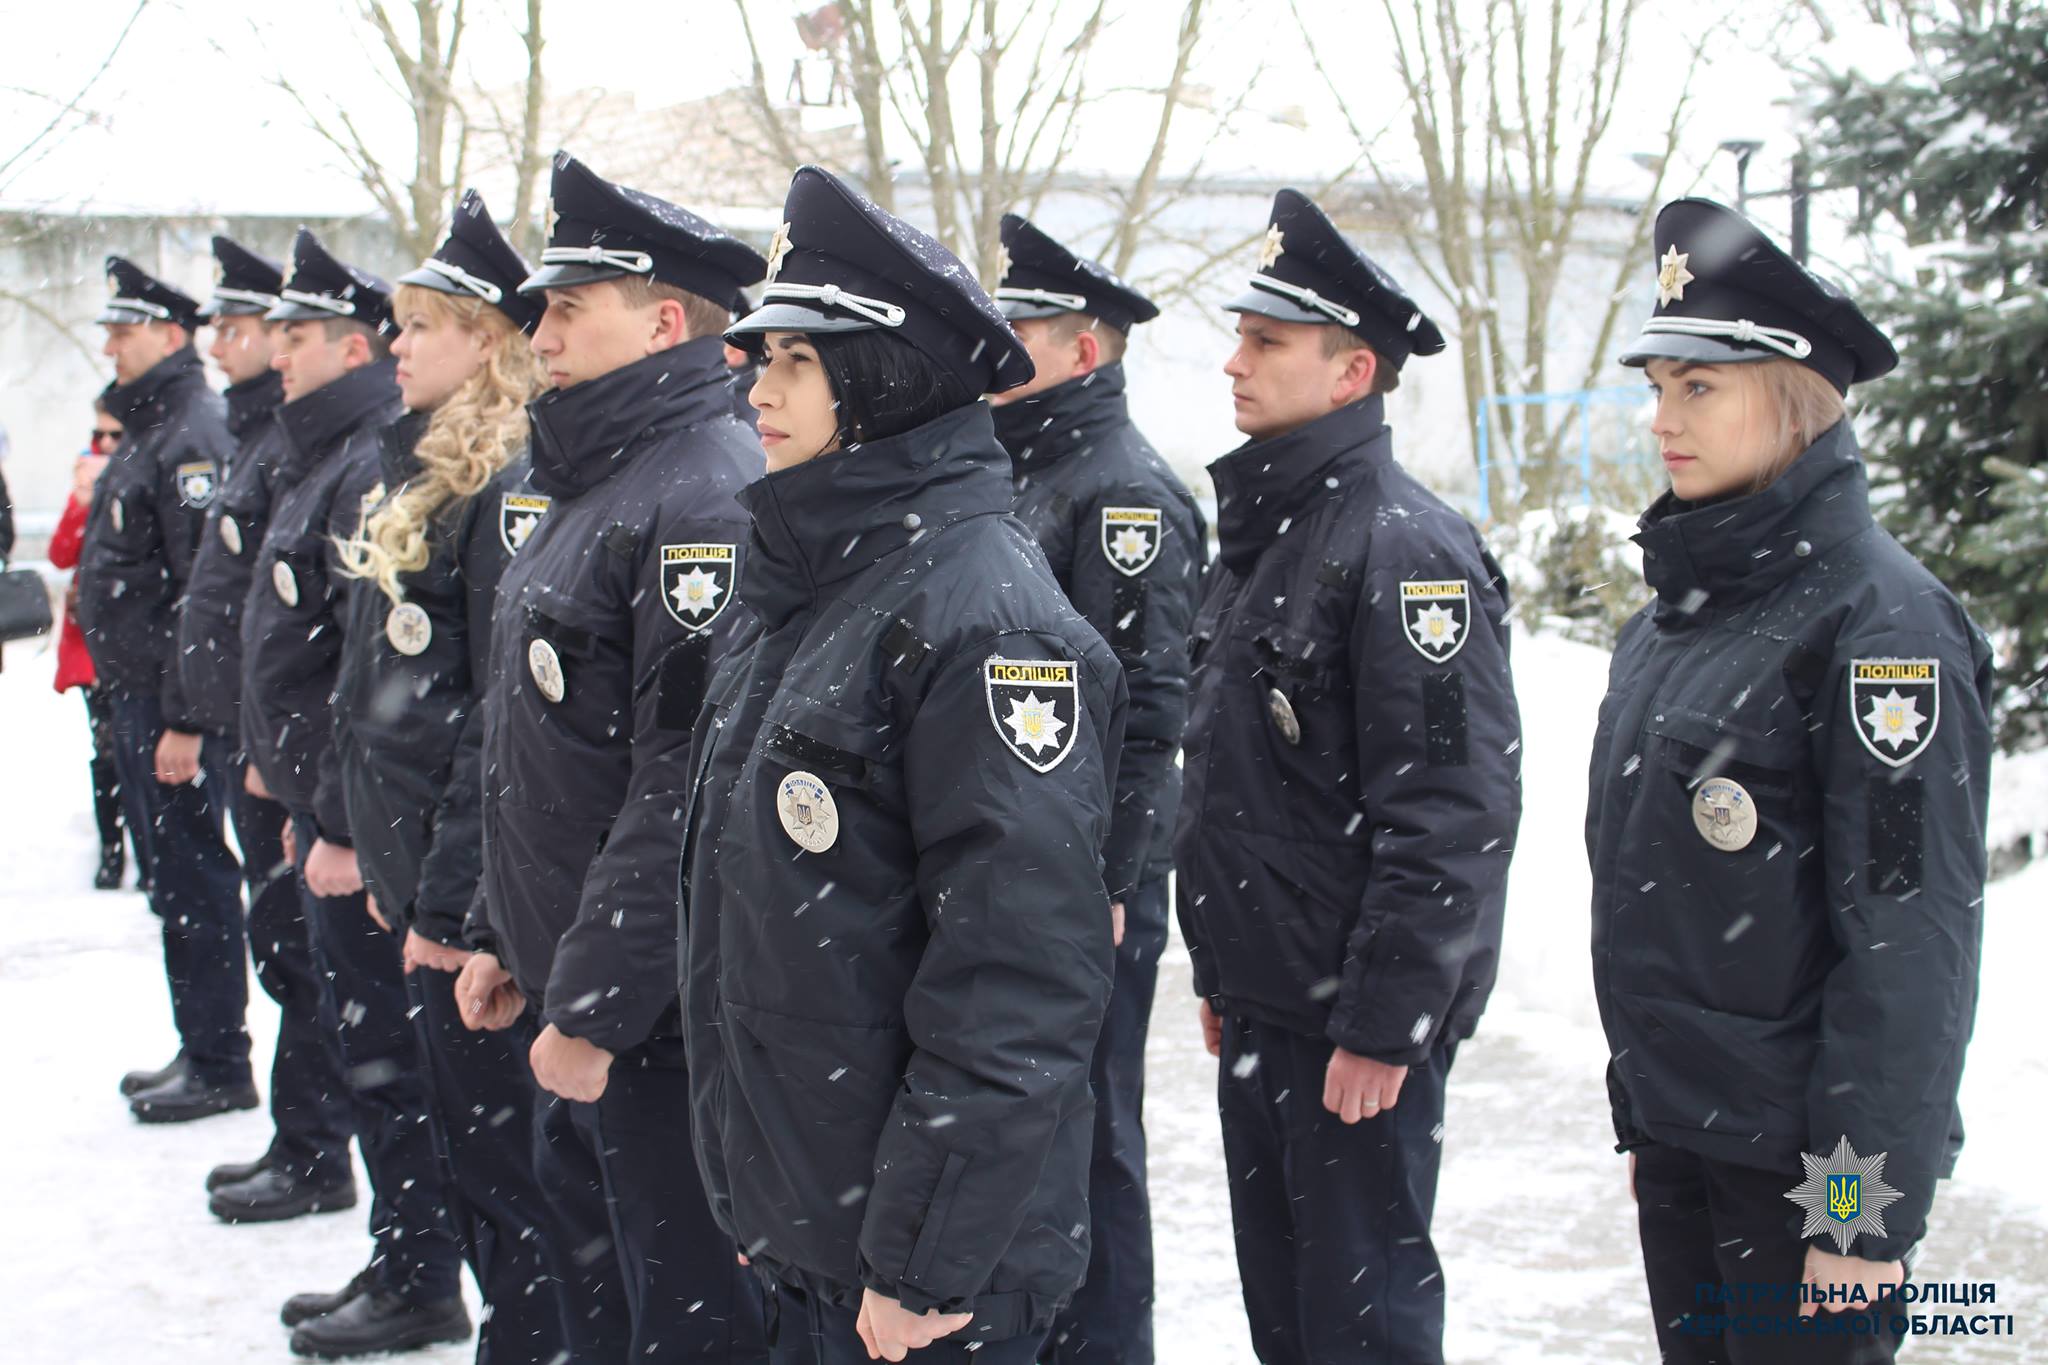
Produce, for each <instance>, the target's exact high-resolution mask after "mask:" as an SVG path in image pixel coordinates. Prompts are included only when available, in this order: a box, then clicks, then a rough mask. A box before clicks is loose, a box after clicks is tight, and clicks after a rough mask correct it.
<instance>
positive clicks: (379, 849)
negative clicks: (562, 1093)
mask: <svg viewBox="0 0 2048 1365" xmlns="http://www.w3.org/2000/svg"><path fill="white" fill-rule="evenodd" d="M527 273H528V267H527V264H526V262H525V261H524V260H523V259H522V258H521V257H520V256H519V253H518V252H516V251H514V250H513V249H512V246H511V244H510V243H508V242H507V241H506V240H505V239H504V237H503V236H502V235H501V234H500V233H499V231H498V229H497V227H496V225H495V224H493V223H492V222H491V218H490V214H489V213H488V212H487V211H486V210H485V208H484V204H483V201H482V199H480V198H479V197H478V196H477V195H476V193H475V192H474V191H471V192H470V193H468V194H466V195H464V196H463V200H462V204H461V207H459V208H458V209H457V210H456V213H455V221H454V224H453V227H452V229H451V231H450V233H449V236H448V239H447V241H446V242H444V243H443V244H442V245H441V248H440V250H439V251H437V252H436V253H435V254H434V256H433V258H432V259H430V260H428V261H427V262H426V263H424V264H423V265H422V266H421V267H420V268H419V269H418V270H416V271H414V272H413V273H411V274H409V275H406V276H404V277H403V278H402V279H401V280H400V281H399V288H398V290H397V292H396V294H395V296H394V299H393V304H394V307H393V316H394V318H395V320H396V321H397V323H398V325H399V334H398V338H397V340H396V341H395V342H394V343H393V346H392V352H393V354H394V355H395V356H396V357H397V359H398V388H399V393H400V396H401V397H402V398H403V399H404V402H405V406H406V408H407V414H406V416H405V417H403V418H402V419H400V420H399V421H398V422H397V423H395V424H394V425H391V426H388V427H386V428H384V430H383V432H382V444H383V450H382V454H383V487H384V488H386V489H388V490H389V496H388V497H386V498H385V500H384V501H383V502H382V503H381V504H380V505H378V506H377V507H376V508H375V510H373V511H372V512H371V514H370V516H369V518H368V520H367V521H366V522H365V523H364V526H363V529H362V532H361V534H360V535H358V536H357V537H356V538H355V539H354V540H352V541H348V542H344V543H343V544H342V545H341V547H340V549H341V557H342V563H343V565H344V567H345V568H346V569H347V570H348V571H349V572H351V573H353V574H354V575H356V576H357V577H359V578H361V579H362V580H364V581H363V582H362V583H360V584H359V585H358V586H357V587H356V589H355V590H354V593H353V594H352V596H351V598H350V602H349V615H348V626H347V629H346V631H345V632H344V646H343V649H344V652H343V656H342V663H341V673H340V681H339V684H338V686H337V700H336V704H335V708H334V718H335V739H336V745H337V748H338V749H339V751H340V754H341V763H342V778H343V787H344V791H345V793H346V796H347V801H348V811H349V825H350V828H351V829H352V830H353V831H354V832H355V839H356V853H357V856H358V858H359V859H360V861H361V865H362V872H363V880H364V883H365V885H366V886H367V887H368V889H369V891H370V894H371V895H372V896H373V897H374V898H375V899H374V901H373V902H372V904H373V905H376V906H379V907H381V910H379V911H377V912H376V913H378V914H379V915H380V916H381V918H382V919H383V920H385V921H388V922H389V924H390V925H391V926H392V927H393V928H394V929H395V930H396V931H397V932H398V933H400V934H401V935H402V936H403V938H404V953H405V971H406V978H405V982H406V990H407V992H408V994H409V995H410V996H411V999H412V1006H413V1008H412V1019H413V1028H414V1031H415V1034H416V1036H417V1037H418V1039H419V1042H420V1053H421V1056H420V1066H421V1071H422V1074H423V1075H424V1076H425V1077H426V1078H427V1082H428V1084H427V1087H426V1088H427V1093H428V1097H429V1099H430V1101H431V1103H432V1109H433V1120H434V1126H435V1129H436V1138H437V1145H439V1146H440V1147H441V1149H442V1151H443V1152H444V1154H445V1156H446V1158H447V1160H448V1164H449V1166H450V1168H451V1169H452V1172H453V1175H454V1188H453V1189H451V1190H450V1191H449V1213H450V1215H451V1220H452V1222H453V1224H454V1226H455V1229H456V1231H457V1233H458V1234H459V1236H460V1238H461V1242H462V1247H463V1251H464V1253H465V1255H466V1257H467V1259H468V1260H469V1263H470V1268H471V1270H472V1271H473V1272H474V1273H475V1275H476V1280H477V1284H478V1285H479V1286H480V1288H481V1289H482V1292H483V1297H484V1300H485V1302H486V1304H487V1305H488V1307H489V1311H488V1312H487V1313H486V1314H485V1316H484V1324H485V1325H484V1327H483V1341H482V1342H480V1343H479V1347H478V1350H479V1355H480V1356H486V1355H487V1356H488V1357H489V1358H490V1359H492V1360H507V1361H511V1360H520V1361H536V1362H538V1361H548V1360H552V1359H555V1358H556V1357H557V1355H558V1354H560V1353H561V1352H562V1350H563V1346H564V1340H563V1335H562V1332H563V1327H562V1320H561V1316H560V1308H559V1305H558V1303H557V1300H556V1296H555V1294H554V1293H553V1292H551V1291H550V1289H549V1287H548V1286H549V1285H550V1284H551V1283H553V1282H554V1280H555V1279H556V1276H555V1275H554V1274H552V1273H551V1268H550V1267H549V1266H548V1265H547V1264H545V1263H544V1261H543V1256H544V1255H545V1254H546V1253H548V1252H550V1251H555V1250H563V1249H562V1248H559V1247H557V1246H556V1245H555V1243H556V1242H557V1241H558V1239H557V1238H553V1237H550V1236H547V1235H545V1230H544V1229H543V1228H541V1227H540V1226H539V1220H540V1218H541V1215H542V1211H543V1205H544V1200H543V1198H542V1195H541V1190H540V1187H539V1184H538V1182H537V1181H536V1179H535V1177H534V1171H533V1161H532V1154H531V1148H530V1146H529V1144H527V1143H526V1142H525V1141H524V1140H523V1135H524V1134H525V1132H526V1131H527V1127H528V1126H529V1125H530V1123H531V1117H532V1113H533V1106H534V1094H535V1092H534V1085H533V1077H532V1075H531V1073H530V1072H529V1071H528V1069H527V1064H526V1049H527V1047H528V1046H529V1045H530V1044H531V1042H532V1036H531V1030H530V1029H528V1030H525V1031H523V1032H522V1031H520V1030H516V1029H515V1030H512V1031H508V1032H483V1031H472V1030H471V1029H468V1028H465V1027H463V1021H462V1019H461V1016H460V1012H459V1010H458V1009H457V1007H456V1003H455V974H456V973H457V972H458V971H460V970H461V968H462V965H463V963H464V962H465V961H467V960H468V957H469V952H468V951H467V948H466V945H465V943H464V940H463V923H464V918H465V916H466V914H467V912H468V910H469V907H470V901H471V899H472V898H473V897H474V895H475V893H476V883H477V877H478V874H479V865H480V860H481V857H482V853H481V848H480V840H481V831H480V824H481V814H480V798H479V794H478V789H477V784H478V768H479V755H480V751H481V742H482V729H483V717H482V706H481V703H482V695H483V688H484V680H485V676H486V663H485V661H486V660H488V658H489V657H490V655H489V645H490V624H491V608H492V604H493V600H494V598H495V595H496V591H497V586H498V577H499V575H500V574H501V573H502V572H503V570H504V567H505V564H506V562H507V561H508V560H510V559H511V557H512V555H513V554H514V553H515V552H516V551H517V549H518V547H519V545H520V544H521V543H523V541H524V539H525V537H526V535H527V534H530V531H531V525H530V523H529V521H527V520H522V518H532V517H534V516H536V515H538V514H539V513H540V512H541V511H543V510H544V509H545V506H546V499H543V498H537V497H535V495H534V494H533V492H532V490H531V489H529V488H527V487H526V486H525V480H524V475H525V470H526V457H525V447H526V439H527V424H526V403H527V402H528V401H529V400H530V399H531V398H532V397H533V395H534V392H535V390H536V388H537V387H538V385H537V380H538V366H537V364H536V362H535V360H534V355H533V351H532V349H531V348H530V347H529V345H528V344H527V333H528V332H530V331H531V330H532V328H533V326H534V324H535V323H536V322H538V321H539V320H540V311H541V310H540V307H539V306H538V305H537V304H536V303H534V302H533V301H532V300H530V299H528V298H526V297H525V296H523V295H521V294H520V293H519V292H518V289H519V283H520V281H522V280H524V279H525V278H526V276H527ZM508 1119H510V1120H512V1121H511V1122H507V1120H508ZM508 1134H509V1135H512V1136H511V1137H510V1138H508V1136H507V1135H508Z"/></svg>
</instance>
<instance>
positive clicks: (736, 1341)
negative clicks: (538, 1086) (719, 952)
mask: <svg viewBox="0 0 2048 1365" xmlns="http://www.w3.org/2000/svg"><path fill="white" fill-rule="evenodd" d="M681 1051H682V1044H681V1043H680V1041H678V1040H673V1039H656V1040H654V1041H652V1042H649V1043H646V1044H643V1045H641V1046H640V1047H638V1048H635V1049H633V1050H632V1051H630V1052H624V1053H621V1054H620V1055H619V1056H618V1057H617V1058H616V1059H614V1060H613V1062H612V1068H611V1075H610V1077H609V1078H608V1079H607V1080H606V1082H605V1089H604V1094H603V1095H602V1096H600V1097H599V1098H598V1101H597V1102H596V1103H595V1104H582V1103H579V1102H576V1101H573V1100H564V1099H559V1098H557V1097H555V1096H551V1095H545V1094H544V1095H542V1096H541V1097H540V1108H539V1110H538V1113H537V1115H536V1123H535V1125H534V1169H535V1171H536V1172H537V1173H538V1174H539V1176H540V1184H541V1191H542V1194H543V1195H544V1196H545V1197H546V1199H547V1201H548V1203H549V1205H550V1206H551V1207H552V1208H553V1210H554V1212H555V1215H556V1218H557V1219H558V1221H559V1224H560V1225H561V1230H562V1235H563V1236H564V1237H565V1238H566V1246H567V1248H568V1253H569V1258H570V1259H571V1260H572V1261H573V1263H574V1264H573V1266H572V1267H571V1271H570V1279H569V1283H568V1285H567V1286H566V1288H567V1291H568V1292H567V1294H566V1295H565V1298H566V1300H567V1309H566V1312H565V1321H566V1325H567V1327H568V1330H569V1335H570V1338H571V1350H572V1352H573V1358H574V1359H575V1361H577V1362H578V1365H584V1363H585V1362H589V1365H599V1362H606V1363H608V1362H612V1361H633V1362H635V1363H636V1365H639V1362H649V1363H650V1365H661V1363H662V1362H671V1361H673V1362H682V1361H690V1362H696V1363H697V1365H710V1363H711V1362H717V1363H718V1365H725V1362H732V1363H733V1365H740V1363H741V1362H744V1363H745V1365H759V1363H760V1362H764V1361H765V1360H766V1359H767V1354H766V1349H765V1347H764V1346H763V1344H762V1338H761V1286H760V1283H759V1282H758V1281H757V1280H756V1279H755V1277H754V1276H753V1275H752V1274H750V1273H748V1272H747V1271H746V1270H744V1269H742V1268H741V1267H740V1265H739V1263H738V1261H737V1260H736V1259H735V1257H734V1252H735V1251H736V1248H735V1247H734V1246H733V1244H732V1239H731V1238H730V1237H728V1236H727V1235H726V1234H725V1233H724V1232H723V1231H722V1230H721V1229H720V1228H719V1227H718V1225H717V1224H716V1223H715V1222H713V1221H712V1218H711V1207H710V1205H709V1204H708V1203H707V1202H706V1201H705V1199H704V1186H703V1183H702V1182H701V1181H700V1180H699V1178H698V1175H697V1163H696V1161H695V1159H694V1158H693V1156H692V1155H691V1146H690V1083H689V1073H688V1072H687V1071H686V1070H685V1069H684V1067H683V1063H682V1060H681V1056H680V1053H681Z"/></svg>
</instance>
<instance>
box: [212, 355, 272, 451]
mask: <svg viewBox="0 0 2048 1365" xmlns="http://www.w3.org/2000/svg"><path fill="white" fill-rule="evenodd" d="M222 397H224V398H226V399H227V400H228V434H229V435H230V436H233V437H234V438H235V440H236V441H237V442H241V441H246V440H248V439H249V435H250V433H251V432H253V431H255V429H256V428H257V427H259V426H261V425H262V424H263V423H264V422H266V421H268V420H270V417H271V414H273V413H275V412H276V411H277V408H278V404H280V403H282V402H284V376H283V375H281V374H279V373H278V372H277V371H276V370H265V371H264V372H263V373H262V374H259V375H257V376H256V377H255V378H254V379H245V380H243V381H242V382H241V383H239V384H230V385H228V387H227V392H226V393H224V394H223V395H222Z"/></svg>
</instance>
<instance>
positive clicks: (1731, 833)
mask: <svg viewBox="0 0 2048 1365" xmlns="http://www.w3.org/2000/svg"><path fill="white" fill-rule="evenodd" d="M1692 823H1693V827H1694V828H1695V829H1697V830H1699V832H1700V838H1702V839H1705V840H1706V841H1707V842H1708V843H1710V844H1712V845H1713V846H1714V847H1715V848H1718V849H1720V850H1721V851H1722V852H1723V853H1740V852H1741V851H1742V850H1743V849H1745V848H1748V847H1749V845H1750V841H1751V840H1753V839H1755V838H1756V802H1755V801H1753V800H1751V799H1750V795H1749V791H1748V789H1747V788H1745V787H1744V786H1743V785H1742V784H1741V783H1740V782H1737V781H1734V780H1733V779H1731V778H1726V777H1710V778H1708V779H1707V780H1706V781H1704V782H1702V783H1700V786H1699V790H1698V791H1696V792H1694V793H1693V794H1692Z"/></svg>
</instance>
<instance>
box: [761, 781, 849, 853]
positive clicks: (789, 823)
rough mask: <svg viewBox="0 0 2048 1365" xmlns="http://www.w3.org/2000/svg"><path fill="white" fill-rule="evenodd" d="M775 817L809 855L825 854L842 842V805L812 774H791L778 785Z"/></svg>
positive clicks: (784, 831) (828, 788)
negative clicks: (840, 840)
mask: <svg viewBox="0 0 2048 1365" xmlns="http://www.w3.org/2000/svg"><path fill="white" fill-rule="evenodd" d="M775 814H776V815H777V816H778V817H780V818H781V820H782V832H783V833H784V834H787V835H788V836H789V837H790V839H791V840H792V841H793V842H794V843H795V844H796V846H797V847H798V848H800V849H802V850H803V851H804V852H806V853H823V852H824V851H825V850H826V849H828V848H830V847H832V845H833V844H835V843H837V842H839V803H838V802H836V801H834V800H833V799H832V789H831V788H830V787H827V786H826V785H825V784H824V783H823V782H822V781H820V780H819V779H818V778H817V777H815V776H813V775H812V774H810V773H791V774H789V775H788V776H787V777H785V778H783V779H782V781H781V783H779V784H778V785H777V786H776V788H775Z"/></svg>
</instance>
